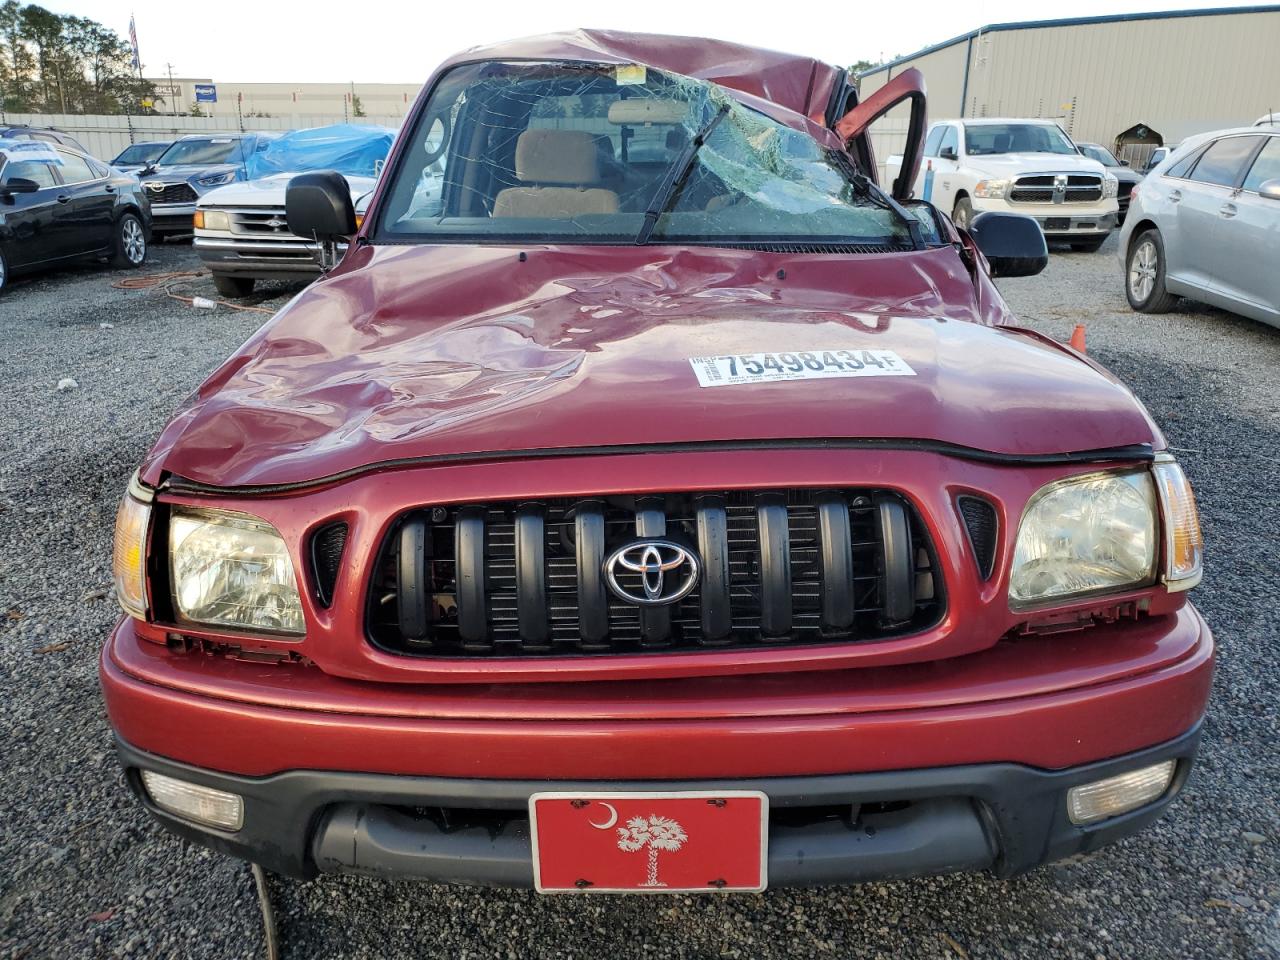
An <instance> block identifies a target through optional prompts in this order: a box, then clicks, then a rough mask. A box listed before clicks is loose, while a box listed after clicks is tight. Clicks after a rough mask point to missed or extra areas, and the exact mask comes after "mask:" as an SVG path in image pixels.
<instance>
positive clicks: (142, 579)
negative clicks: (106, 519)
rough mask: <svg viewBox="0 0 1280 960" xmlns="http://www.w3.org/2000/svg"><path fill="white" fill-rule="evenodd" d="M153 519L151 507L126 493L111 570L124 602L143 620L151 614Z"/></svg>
mask: <svg viewBox="0 0 1280 960" xmlns="http://www.w3.org/2000/svg"><path fill="white" fill-rule="evenodd" d="M130 486H131V487H132V484H130ZM150 520H151V507H150V506H148V505H147V504H145V503H142V502H141V501H139V500H137V499H135V498H134V497H133V496H132V495H130V494H128V493H126V494H125V495H124V499H123V500H121V501H120V509H119V510H118V511H117V512H116V539H115V549H114V550H113V552H112V558H111V573H112V579H113V581H114V582H115V588H116V599H117V600H118V601H119V602H120V606H121V607H122V608H124V612H125V613H127V614H129V616H131V617H137V618H138V619H139V620H142V619H145V618H146V615H147V580H146V558H147V525H148V523H149V522H150Z"/></svg>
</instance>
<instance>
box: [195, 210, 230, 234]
mask: <svg viewBox="0 0 1280 960" xmlns="http://www.w3.org/2000/svg"><path fill="white" fill-rule="evenodd" d="M193 223H194V224H195V228H196V229H197V230H230V229H231V217H230V216H229V215H228V214H227V211H225V210H197V211H196V214H195V217H194V219H193Z"/></svg>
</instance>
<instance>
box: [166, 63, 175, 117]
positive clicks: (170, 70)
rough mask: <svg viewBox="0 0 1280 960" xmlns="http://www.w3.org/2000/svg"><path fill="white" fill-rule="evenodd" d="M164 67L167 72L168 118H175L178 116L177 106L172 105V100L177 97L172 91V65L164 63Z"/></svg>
mask: <svg viewBox="0 0 1280 960" xmlns="http://www.w3.org/2000/svg"><path fill="white" fill-rule="evenodd" d="M164 66H165V69H166V70H168V71H169V114H170V116H174V117H176V116H177V115H178V105H177V104H176V103H174V100H176V99H177V96H176V95H175V94H174V92H173V91H174V86H173V64H172V63H166V64H165V65H164Z"/></svg>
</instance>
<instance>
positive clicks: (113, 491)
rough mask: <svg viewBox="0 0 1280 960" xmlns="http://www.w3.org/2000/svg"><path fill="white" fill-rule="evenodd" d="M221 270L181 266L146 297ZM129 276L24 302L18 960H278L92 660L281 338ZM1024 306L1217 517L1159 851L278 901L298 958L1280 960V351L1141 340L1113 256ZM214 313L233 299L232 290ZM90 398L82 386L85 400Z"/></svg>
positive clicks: (10, 398) (1070, 271) (347, 891)
mask: <svg viewBox="0 0 1280 960" xmlns="http://www.w3.org/2000/svg"><path fill="white" fill-rule="evenodd" d="M195 265H196V262H195V258H194V256H193V255H192V253H191V250H190V248H189V247H184V246H177V245H169V246H165V247H162V248H159V249H157V250H156V251H153V253H152V256H151V260H150V262H149V263H148V270H147V271H144V272H159V271H169V270H184V269H192V268H193V267H194V266H195ZM122 276H125V274H120V273H111V272H109V271H106V270H99V269H90V268H84V269H79V270H72V271H65V272H62V273H58V274H53V275H48V276H44V277H40V278H38V279H34V280H31V281H28V282H25V283H20V284H17V285H15V287H14V288H13V289H11V290H9V291H8V292H7V293H6V295H5V296H4V298H3V299H2V300H0V355H3V356H5V357H8V358H9V360H8V363H6V364H5V366H4V372H3V375H2V376H0V424H2V425H3V427H2V432H0V682H3V685H4V690H5V702H4V710H3V713H2V715H0V751H2V752H0V756H3V765H2V766H0V818H2V820H3V823H4V825H5V829H4V831H3V835H2V836H0V862H2V863H3V864H4V870H3V872H2V873H0V956H6V957H15V958H17V957H23V958H37V957H41V958H43V957H51V958H52V957H57V958H63V957H107V956H111V957H117V956H129V957H147V958H152V957H182V958H187V957H192V958H195V957H247V956H257V955H261V950H262V937H261V931H260V926H259V921H258V914H257V907H256V901H255V899H254V895H253V891H252V885H251V880H250V874H249V871H248V869H247V867H246V866H245V865H243V864H241V863H239V862H236V861H232V860H230V859H227V858H223V857H221V856H219V855H215V854H212V853H207V852H205V851H203V850H201V849H198V848H195V847H191V846H187V845H184V844H183V843H181V842H180V841H178V840H176V839H174V838H172V837H171V836H169V835H168V834H166V833H164V832H162V831H161V830H160V829H159V828H158V827H156V826H155V825H153V824H152V823H151V821H150V820H149V819H148V818H147V817H146V816H144V814H143V812H142V810H141V809H140V808H139V807H138V806H137V804H136V803H135V802H134V801H133V799H132V798H131V797H130V796H129V795H128V794H127V792H126V791H125V789H124V786H123V784H122V781H121V777H120V775H119V772H118V769H117V766H116V762H115V758H114V756H113V754H112V751H111V744H110V738H109V731H108V727H107V723H106V718H105V715H104V711H103V707H102V701H101V697H100V695H99V692H98V688H97V676H96V667H95V660H96V656H97V652H98V649H99V646H100V644H101V642H102V639H103V637H104V636H105V634H106V632H107V630H108V629H109V628H110V626H111V624H112V622H113V621H114V620H115V617H116V608H115V606H114V603H113V602H112V601H111V599H110V598H108V597H107V596H106V590H107V587H108V581H109V557H110V533H111V526H112V518H113V514H114V510H115V506H116V503H117V500H118V498H119V496H120V492H121V491H122V490H123V488H124V484H125V481H126V479H127V477H128V475H129V473H130V471H131V470H132V469H133V467H134V466H135V465H136V463H137V462H138V460H139V459H140V458H141V457H142V455H143V453H144V452H145V450H146V448H147V446H148V445H149V444H150V442H151V440H152V438H153V437H154V436H155V434H156V433H157V432H158V431H159V429H160V428H161V426H162V425H163V423H164V421H165V419H166V418H167V416H168V415H169V413H170V412H171V411H172V410H173V409H174V408H175V407H176V406H177V405H178V404H179V403H180V402H181V400H182V399H183V397H184V396H185V395H186V394H187V393H188V392H189V391H190V390H191V389H192V388H193V387H194V386H195V385H196V384H197V383H198V382H199V381H200V380H201V379H202V378H203V377H204V376H205V375H206V374H207V373H208V371H209V370H211V369H212V368H213V366H214V365H215V364H216V363H217V362H218V361H219V360H220V359H221V358H223V357H224V356H225V355H227V354H228V353H229V352H230V351H231V350H232V349H233V348H234V347H235V346H236V345H237V344H238V343H240V342H241V341H242V340H243V339H244V338H245V337H246V336H247V335H248V334H249V333H250V332H251V331H252V330H253V329H254V328H255V327H256V326H257V325H258V323H260V322H261V320H262V319H263V315H262V314H256V313H232V312H230V311H227V310H225V309H219V310H217V311H212V312H211V311H198V310H193V309H191V308H189V307H187V306H186V305H184V304H181V303H179V302H177V301H174V300H169V299H166V298H165V297H164V296H163V295H162V294H160V293H159V292H158V291H155V290H151V291H123V290H118V289H113V288H112V286H111V284H112V282H113V281H115V280H117V279H119V278H120V277H122ZM1001 285H1002V287H1003V288H1004V290H1005V293H1006V295H1007V297H1008V299H1009V300H1010V302H1011V304H1012V305H1013V307H1014V309H1015V310H1017V311H1018V312H1019V313H1020V314H1021V315H1022V316H1023V317H1024V318H1025V319H1026V321H1027V322H1028V323H1029V324H1031V325H1034V326H1037V327H1039V328H1041V329H1043V330H1045V331H1047V332H1048V333H1050V334H1052V335H1054V336H1057V337H1061V338H1064V339H1065V338H1066V337H1067V336H1068V335H1069V334H1070V332H1071V329H1072V327H1073V325H1074V324H1075V323H1077V322H1080V323H1086V324H1087V325H1088V337H1089V349H1090V352H1091V353H1092V354H1093V355H1094V356H1096V357H1097V358H1099V359H1100V360H1101V361H1102V362H1103V363H1105V364H1107V365H1108V366H1109V367H1111V369H1112V370H1114V371H1116V372H1117V373H1118V374H1119V375H1120V376H1121V377H1123V378H1124V379H1125V380H1126V381H1128V382H1129V383H1130V384H1131V385H1132V386H1133V388H1134V389H1135V390H1136V391H1137V393H1138V395H1139V396H1140V397H1141V398H1142V399H1143V401H1144V402H1145V403H1146V404H1147V405H1148V407H1149V408H1150V409H1151V411H1152V413H1153V414H1154V415H1155V418H1156V419H1157V421H1159V422H1160V423H1161V424H1162V425H1163V426H1164V428H1165V430H1166V432H1167V434H1168V437H1169V441H1170V443H1171V445H1173V446H1174V447H1176V448H1177V449H1178V451H1179V456H1180V458H1181V460H1182V462H1183V464H1184V465H1185V466H1186V469H1187V472H1188V473H1189V474H1190V476H1191V479H1192V481H1193V483H1194V484H1195V486H1196V490H1197V493H1198V495H1199V499H1200V508H1201V512H1202V516H1203V521H1204V527H1205V532H1206V535H1207V537H1208V544H1209V566H1208V573H1207V576H1206V578H1205V582H1204V584H1203V585H1202V586H1201V587H1200V588H1199V589H1198V590H1197V591H1196V595H1195V596H1196V600H1197V603H1198V604H1199V605H1200V607H1201V609H1202V610H1203V611H1204V613H1205V615H1206V617H1207V618H1208V619H1209V621H1210V623H1211V624H1212V625H1213V627H1214V629H1215V631H1216V633H1217V638H1218V642H1219V645H1220V646H1219V651H1220V659H1219V667H1218V674H1217V681H1216V684H1215V692H1214V698H1213V702H1212V705H1211V708H1210V713H1209V718H1208V721H1207V726H1206V737H1205V746H1204V751H1203V753H1202V759H1201V764H1200V767H1199V770H1198V772H1197V774H1196V775H1195V776H1194V778H1193V779H1192V782H1191V784H1190V786H1189V788H1188V790H1187V792H1186V793H1185V794H1184V796H1183V798H1182V799H1181V801H1180V802H1179V803H1177V804H1176V805H1175V806H1174V808H1173V809H1172V811H1171V812H1170V814H1169V815H1168V816H1167V817H1166V818H1165V819H1164V820H1163V821H1161V823H1160V824H1159V825H1158V826H1156V827H1155V828H1153V829H1151V830H1148V831H1147V832H1145V833H1144V834H1142V835H1140V836H1137V837H1134V838H1132V839H1129V840H1127V841H1125V842H1122V843H1120V844H1119V845H1117V846H1114V847H1111V848H1108V849H1106V850H1104V851H1101V852H1099V853H1097V854H1095V855H1092V856H1089V857H1086V858H1078V859H1075V860H1072V861H1069V862H1064V863H1058V864H1054V865H1051V866H1048V867H1045V868H1042V869H1040V870H1038V871H1035V872H1034V873H1032V874H1030V875H1027V876H1024V877H1021V878H1018V879H1016V880H1013V881H1010V882H999V881H995V880H992V879H990V878H987V877H985V876H960V877H945V878H937V879H926V880H916V881H909V882H900V883H885V884H871V885H866V886H861V887H855V888H849V889H822V890H808V891H799V892H796V891H777V892H773V893H769V894H766V895H762V896H745V897H735V898H726V899H720V898H715V897H705V898H677V899H672V900H652V899H648V898H634V899H625V898H598V899H597V898H591V899H581V900H580V899H540V898H538V897H536V896H535V895H533V894H531V893H525V892H513V891H484V890H473V889H466V888H459V887H444V886H432V885H427V884H421V883H413V882H403V883H389V882H380V881H374V880H368V879H362V878H324V879H321V880H318V881H316V882H314V883H310V884H301V883H294V882H287V883H282V882H277V883H276V884H275V893H276V901H277V909H278V910H279V912H280V921H281V933H282V937H283V941H284V946H285V950H284V953H285V956H287V957H291V958H302V957H314V956H327V957H339V956H341V957H402V956H403V957H408V956H423V955H425V956H448V957H457V958H462V957H472V958H493V957H497V958H503V957H506V958H517V957H518V958H524V957H557V958H560V957H566V958H567V957H581V958H588V957H602V956H609V957H611V958H614V960H621V958H629V957H646V958H650V957H654V958H656V957H742V958H751V960H756V958H773V957H797V956H803V957H832V958H837V957H838V958H849V957H895V958H906V957H936V958H944V957H962V958H963V957H973V958H979V957H1034V958H1043V957H1047V956H1052V957H1084V958H1091V960H1092V958H1096V957H1108V958H1112V957H1180V958H1181V957H1242V958H1267V957H1270V958H1275V957H1280V863H1278V858H1277V855H1276V851H1277V846H1280V809H1278V806H1277V797H1280V771H1278V770H1277V764H1276V748H1275V743H1276V739H1277V738H1276V734H1277V732H1278V731H1280V717H1278V715H1277V703H1278V702H1280V683H1278V682H1277V671H1276V667H1275V662H1276V660H1277V659H1278V658H1280V614H1278V613H1277V605H1276V603H1275V602H1274V601H1275V589H1274V587H1273V586H1272V585H1273V584H1274V582H1275V576H1274V572H1275V569H1276V566H1277V564H1278V563H1280V546H1277V542H1276V532H1277V531H1278V530H1280V506H1278V505H1277V499H1276V497H1275V495H1274V491H1275V490H1276V489H1277V488H1280V415H1278V413H1277V410H1280V402H1278V400H1280V397H1278V393H1280V388H1278V387H1277V385H1276V384H1277V381H1276V377H1275V371H1276V370H1277V369H1280V331H1276V330H1272V329H1269V328H1266V327H1263V326H1261V325H1258V324H1254V323H1251V322H1249V321H1246V320H1242V319H1239V318H1237V317H1233V316H1231V315H1229V314H1226V313H1222V312H1219V311H1215V310H1209V309H1207V308H1202V307H1199V306H1197V305H1192V304H1183V309H1182V310H1180V311H1179V312H1176V313H1172V314H1169V315H1167V316H1164V317H1140V316H1138V315H1135V314H1132V313H1130V312H1129V310H1128V308H1127V306H1126V304H1125V302H1124V297H1123V294H1122V291H1121V288H1120V281H1119V277H1118V268H1117V265H1116V262H1115V259H1114V241H1112V243H1110V244H1108V245H1107V247H1105V248H1104V249H1103V251H1102V252H1101V253H1098V254H1072V253H1068V252H1061V253H1055V254H1054V256H1053V259H1052V262H1051V264H1050V266H1049V268H1048V270H1046V271H1045V273H1044V274H1042V275H1041V276H1040V277H1036V278H1029V279H1020V280H1010V281H1007V282H1004V283H1002V284H1001ZM188 291H193V292H197V293H203V294H205V295H207V296H212V295H213V294H212V287H211V285H210V284H208V283H207V281H205V282H197V283H195V284H193V285H191V286H190V287H189V288H188ZM289 292H291V289H290V288H283V287H274V288H271V289H269V290H268V291H266V294H267V296H266V297H264V298H263V299H262V302H265V303H266V305H267V306H276V305H278V304H280V303H282V302H283V298H284V296H286V295H287V294H288V293H289ZM64 378H72V379H74V380H75V381H76V382H77V386H75V387H74V388H70V389H66V390H64V391H61V392H60V391H59V390H58V383H59V381H60V380H62V379H64Z"/></svg>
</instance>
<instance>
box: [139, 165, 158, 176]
mask: <svg viewBox="0 0 1280 960" xmlns="http://www.w3.org/2000/svg"><path fill="white" fill-rule="evenodd" d="M155 172H156V165H155V164H154V163H148V164H147V165H146V166H145V167H143V168H142V169H141V170H139V171H138V176H140V177H149V176H151V175H152V174H153V173H155Z"/></svg>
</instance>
